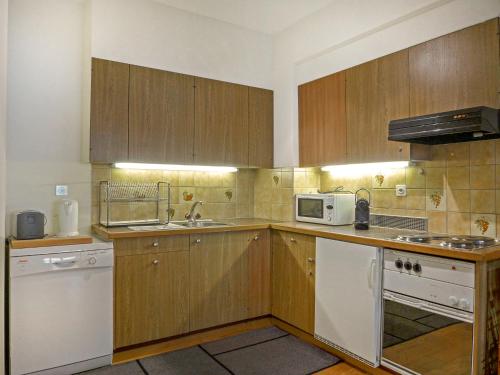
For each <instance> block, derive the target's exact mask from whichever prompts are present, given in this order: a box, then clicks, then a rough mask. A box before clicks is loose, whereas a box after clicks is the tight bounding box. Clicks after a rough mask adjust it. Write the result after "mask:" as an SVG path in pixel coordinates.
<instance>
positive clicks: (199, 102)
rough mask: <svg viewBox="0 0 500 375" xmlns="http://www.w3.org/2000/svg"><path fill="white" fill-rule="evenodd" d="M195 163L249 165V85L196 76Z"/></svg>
mask: <svg viewBox="0 0 500 375" xmlns="http://www.w3.org/2000/svg"><path fill="white" fill-rule="evenodd" d="M195 86H196V90H195V137H194V139H195V141H194V150H195V152H194V153H195V157H194V161H195V164H202V165H203V164H204V165H234V166H243V167H245V166H248V86H242V85H237V84H233V83H228V82H221V81H215V80H211V79H206V78H198V77H196V78H195Z"/></svg>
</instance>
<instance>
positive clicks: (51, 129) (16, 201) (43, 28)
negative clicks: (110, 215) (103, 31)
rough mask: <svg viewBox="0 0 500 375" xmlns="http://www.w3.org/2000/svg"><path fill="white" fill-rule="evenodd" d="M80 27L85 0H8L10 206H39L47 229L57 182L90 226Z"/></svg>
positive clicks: (52, 227) (51, 221)
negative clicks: (83, 159) (66, 188)
mask: <svg viewBox="0 0 500 375" xmlns="http://www.w3.org/2000/svg"><path fill="white" fill-rule="evenodd" d="M83 30H84V3H83V1H80V0H70V1H68V0H43V1H41V0H15V1H11V2H10V7H9V55H8V59H9V69H8V128H7V141H8V145H7V168H8V174H9V179H8V182H7V213H8V214H10V213H12V212H15V211H16V210H22V209H27V208H31V209H37V210H41V211H43V212H44V213H45V214H46V215H47V218H48V225H47V227H46V231H47V232H48V233H53V232H54V231H55V230H56V226H55V225H54V224H55V223H56V222H57V220H55V219H56V218H55V216H54V212H55V211H54V209H53V208H54V204H55V201H56V196H55V192H54V190H55V185H56V184H66V185H68V186H69V198H74V199H77V200H78V202H79V205H80V217H79V219H80V226H81V229H82V232H88V230H89V225H90V206H91V205H90V189H91V188H90V184H91V178H90V173H91V172H90V164H87V163H82V162H81V161H80V156H81V151H80V147H81V140H82V135H81V134H82V132H81V127H82V77H83V71H82V69H83V58H84V56H83V53H84V52H83V51H84V49H83V45H84V39H85V35H84V33H83ZM9 216H10V215H9ZM9 224H10V218H9V220H8V223H7V226H8V228H9Z"/></svg>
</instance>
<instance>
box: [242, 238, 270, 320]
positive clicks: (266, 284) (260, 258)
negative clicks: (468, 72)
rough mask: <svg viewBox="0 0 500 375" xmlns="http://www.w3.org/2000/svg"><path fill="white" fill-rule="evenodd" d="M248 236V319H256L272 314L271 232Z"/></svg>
mask: <svg viewBox="0 0 500 375" xmlns="http://www.w3.org/2000/svg"><path fill="white" fill-rule="evenodd" d="M248 234H249V236H248V238H249V240H248V247H247V251H248V318H255V317H258V316H263V315H269V314H271V232H270V231H269V230H267V229H265V230H260V231H255V232H249V233H248Z"/></svg>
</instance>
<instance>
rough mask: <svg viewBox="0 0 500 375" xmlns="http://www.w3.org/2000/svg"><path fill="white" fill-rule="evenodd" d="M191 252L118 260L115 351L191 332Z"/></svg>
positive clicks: (125, 257)
mask: <svg viewBox="0 0 500 375" xmlns="http://www.w3.org/2000/svg"><path fill="white" fill-rule="evenodd" d="M188 296H189V252H188V251H172V252H167V253H158V254H145V255H131V256H118V257H116V264H115V348H120V347H125V346H129V345H134V344H138V343H143V342H147V341H151V340H157V339H161V338H164V337H169V336H174V335H179V334H182V333H185V332H188V331H189V297H188Z"/></svg>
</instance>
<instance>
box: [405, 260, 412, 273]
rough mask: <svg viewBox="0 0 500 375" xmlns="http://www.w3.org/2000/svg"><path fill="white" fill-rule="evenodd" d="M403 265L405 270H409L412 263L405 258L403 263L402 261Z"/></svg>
mask: <svg viewBox="0 0 500 375" xmlns="http://www.w3.org/2000/svg"><path fill="white" fill-rule="evenodd" d="M404 267H405V270H407V271H411V268H412V264H411V262H410V261H409V260H407V261H406V262H405V263H404Z"/></svg>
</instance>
